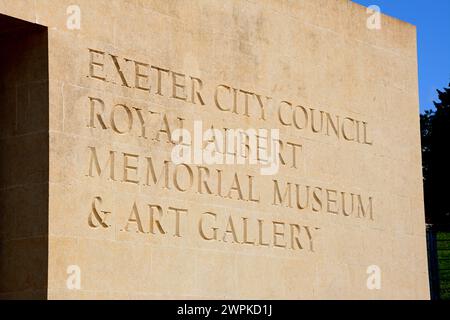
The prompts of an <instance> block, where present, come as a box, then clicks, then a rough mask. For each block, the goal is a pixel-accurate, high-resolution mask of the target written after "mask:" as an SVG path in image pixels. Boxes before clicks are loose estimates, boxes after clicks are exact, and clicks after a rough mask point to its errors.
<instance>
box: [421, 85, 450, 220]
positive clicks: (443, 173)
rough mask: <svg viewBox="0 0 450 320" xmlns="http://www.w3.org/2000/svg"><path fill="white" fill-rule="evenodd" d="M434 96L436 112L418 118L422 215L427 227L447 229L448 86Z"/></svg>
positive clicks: (449, 194) (449, 171)
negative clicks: (423, 196)
mask: <svg viewBox="0 0 450 320" xmlns="http://www.w3.org/2000/svg"><path fill="white" fill-rule="evenodd" d="M437 92H438V94H439V96H438V97H439V100H440V102H434V106H435V107H436V110H435V111H431V110H427V111H425V112H424V113H423V114H422V115H421V116H420V125H421V132H422V161H423V177H424V192H425V214H426V219H427V222H428V223H432V224H435V225H450V84H449V87H448V88H445V89H444V90H443V91H440V90H437Z"/></svg>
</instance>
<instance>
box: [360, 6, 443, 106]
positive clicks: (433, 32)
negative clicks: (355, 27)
mask: <svg viewBox="0 0 450 320" xmlns="http://www.w3.org/2000/svg"><path fill="white" fill-rule="evenodd" d="M353 1H354V2H356V3H359V4H362V5H365V6H370V5H377V6H379V7H380V9H381V12H382V13H384V14H387V15H390V16H393V17H396V18H399V19H401V20H404V21H407V22H409V23H412V24H413V25H415V26H416V27H417V33H418V37H417V38H418V50H419V87H420V92H419V94H420V110H421V111H423V110H426V109H430V108H434V105H433V103H432V101H433V100H437V94H436V89H442V88H444V87H447V85H448V83H449V82H450V0H353Z"/></svg>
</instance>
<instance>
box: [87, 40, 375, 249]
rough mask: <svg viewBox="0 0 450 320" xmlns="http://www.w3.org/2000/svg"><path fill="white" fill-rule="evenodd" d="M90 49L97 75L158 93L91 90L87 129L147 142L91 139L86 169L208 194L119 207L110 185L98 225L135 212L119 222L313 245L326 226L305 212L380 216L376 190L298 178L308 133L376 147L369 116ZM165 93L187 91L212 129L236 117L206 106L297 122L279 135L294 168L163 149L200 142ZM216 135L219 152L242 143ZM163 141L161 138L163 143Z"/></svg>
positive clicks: (91, 219) (95, 210)
mask: <svg viewBox="0 0 450 320" xmlns="http://www.w3.org/2000/svg"><path fill="white" fill-rule="evenodd" d="M87 54H88V55H89V65H88V78H89V79H90V81H92V82H96V83H97V84H98V83H103V84H104V85H105V86H111V85H112V86H113V87H114V86H117V87H121V88H126V89H127V90H130V91H135V90H136V91H137V92H140V93H142V92H145V93H146V95H147V96H148V99H149V103H148V104H146V103H143V102H142V101H141V100H142V99H141V100H139V101H133V100H132V99H128V100H127V102H123V101H117V100H115V99H114V98H111V97H110V96H108V95H102V94H95V95H89V96H86V97H85V109H84V110H81V112H84V113H85V119H86V125H85V130H89V131H90V132H91V133H92V134H94V135H95V134H99V133H101V134H102V136H103V137H104V136H107V137H108V139H111V141H113V140H114V139H115V137H124V136H128V138H129V141H130V144H132V145H137V146H140V147H142V146H145V147H146V148H145V150H146V151H145V152H144V151H139V152H136V151H133V150H136V149H135V148H131V147H130V148H129V147H127V145H124V144H120V146H119V144H118V145H117V147H114V148H112V147H107V146H105V145H100V146H99V145H94V144H90V145H87V146H86V149H85V151H86V159H87V163H86V167H85V168H86V170H85V172H83V175H84V176H85V177H87V178H88V179H91V180H92V181H93V182H94V181H100V180H102V181H105V182H107V183H110V184H118V183H120V184H123V185H128V186H131V187H133V186H134V187H135V190H136V193H141V194H143V195H146V194H148V195H151V194H153V193H155V192H156V193H158V194H161V192H163V193H164V194H165V195H166V196H167V198H168V199H170V198H173V199H178V198H179V197H186V198H188V199H195V201H199V202H201V209H199V208H197V209H195V208H190V207H189V205H188V204H186V205H182V206H180V205H175V204H171V202H170V200H167V201H162V202H161V203H143V201H137V200H135V199H131V198H130V200H129V202H128V203H127V206H126V207H127V209H126V210H125V212H114V208H104V207H103V206H104V203H103V199H105V197H107V196H106V195H98V194H95V195H92V199H91V203H92V205H91V212H90V213H89V216H88V226H89V227H90V228H92V229H93V230H102V229H107V228H108V227H109V226H110V222H109V221H111V220H110V216H111V215H119V214H120V216H123V217H127V218H125V219H124V220H123V221H122V222H121V225H119V226H118V228H119V229H120V232H126V233H129V232H133V233H137V234H141V235H142V236H148V237H175V238H180V239H183V238H184V237H187V236H191V235H188V234H186V232H187V231H189V232H194V235H193V236H194V237H197V238H198V239H199V240H201V241H205V242H210V243H211V242H217V243H222V244H224V245H226V244H239V245H247V246H255V247H259V248H279V249H289V250H296V251H303V252H310V253H313V252H315V250H316V249H315V248H316V241H317V239H318V238H320V233H321V232H323V230H322V228H321V227H320V226H317V225H312V224H309V223H303V222H301V217H303V216H305V217H307V216H309V215H314V216H317V215H320V216H321V217H323V219H334V221H336V223H339V221H340V219H355V220H356V221H360V222H361V223H371V222H372V221H373V220H374V219H375V218H376V215H375V212H374V201H375V200H374V198H373V196H372V195H370V194H364V193H361V192H357V191H355V190H352V188H351V186H349V187H348V188H346V189H341V188H337V187H333V186H329V185H328V186H320V185H317V184H309V183H304V182H302V181H300V179H298V178H296V174H297V173H298V172H299V170H301V169H302V168H303V167H304V165H305V164H304V154H305V153H307V152H308V150H305V147H304V143H302V141H303V137H304V136H308V137H313V138H315V139H322V137H323V138H326V139H332V140H331V141H333V140H334V142H333V143H336V144H341V143H342V144H347V143H353V144H357V145H360V147H361V148H371V147H372V146H373V144H374V141H373V139H372V135H371V127H370V124H369V123H368V121H366V120H364V119H357V118H355V117H353V116H349V115H345V114H336V113H334V112H331V111H326V110H322V109H319V108H313V107H310V106H305V105H303V104H301V103H297V102H293V101H291V100H289V99H283V98H280V97H274V96H272V95H271V94H264V93H261V92H256V90H248V89H245V88H239V87H238V86H233V85H231V84H225V83H223V82H221V81H220V80H218V82H217V83H207V82H206V81H205V80H203V79H201V77H198V76H195V75H189V74H186V73H183V72H179V71H175V70H172V69H170V68H168V67H164V66H157V65H153V64H151V63H149V62H144V61H138V60H136V59H132V58H129V57H121V56H119V55H117V54H112V53H109V52H106V51H104V50H98V49H92V48H90V49H87ZM156 96H158V97H162V98H164V99H166V103H167V104H168V105H170V104H171V101H175V100H178V101H181V103H182V104H185V105H186V107H189V108H191V109H189V110H192V113H194V114H195V117H194V118H195V119H194V120H202V121H204V122H202V123H203V124H204V126H205V127H207V128H212V129H213V130H212V132H215V133H216V134H219V133H220V136H221V137H222V136H223V137H227V132H228V130H230V129H231V128H232V126H233V123H231V122H230V125H228V123H227V124H225V125H224V123H223V122H222V124H221V125H220V124H218V123H215V122H214V121H212V120H211V119H214V117H211V116H209V117H206V118H207V119H202V114H206V113H210V114H216V115H217V117H223V116H225V117H228V116H233V117H238V118H239V119H241V120H242V121H241V122H242V123H244V124H247V128H244V130H245V129H250V128H249V127H248V126H250V123H256V124H257V126H260V127H264V126H266V127H270V126H276V127H277V129H283V130H288V131H289V132H290V134H289V136H288V137H287V138H284V137H283V136H280V137H278V138H276V139H275V140H274V141H275V143H276V145H277V147H278V148H276V149H275V150H276V154H275V157H276V159H277V160H278V161H279V163H280V165H281V168H282V169H283V170H288V171H287V172H289V173H290V174H288V175H286V174H283V175H280V176H277V175H274V176H262V175H259V174H257V173H255V171H254V170H252V169H251V167H250V166H248V167H245V166H244V167H240V168H238V167H237V166H233V165H227V164H224V165H223V166H218V165H207V164H204V163H201V162H198V161H197V162H195V161H194V162H193V163H174V162H173V161H172V159H171V158H170V155H164V156H162V155H159V152H160V150H170V149H171V148H173V147H174V146H177V145H183V144H193V143H194V142H195V141H184V140H183V139H181V138H180V139H176V138H174V136H175V135H174V134H173V133H174V132H175V131H177V130H183V129H186V128H189V127H193V126H194V125H195V124H194V121H193V119H187V118H186V117H185V115H183V113H181V112H180V113H179V114H177V113H174V112H173V111H170V112H169V111H167V110H165V109H164V107H161V108H155V107H154V106H153V105H151V104H150V101H151V100H152V97H156ZM184 114H185V113H184ZM249 120H251V121H252V122H250V121H249ZM247 138H249V136H248V137H247ZM194 140H195V139H194ZM258 141H259V140H258ZM209 142H213V143H215V144H216V146H217V152H218V153H222V154H230V153H233V154H236V153H237V152H241V151H242V150H241V151H239V150H238V149H231V150H230V148H229V147H228V146H229V145H230V143H229V141H227V139H226V138H225V139H224V138H221V139H219V138H218V137H216V136H215V135H214V134H212V135H210V136H209ZM201 143H202V144H203V142H201ZM246 143H247V144H246V145H244V148H243V149H244V151H243V152H244V153H245V152H246V151H247V153H248V152H249V150H250V138H249V139H248V140H247V142H246ZM154 146H158V148H156V149H154V148H153V147H154ZM161 148H162V149H161ZM164 148H165V149H164ZM258 148H259V149H261V150H262V149H264V148H262V147H260V146H258ZM140 150H142V148H141V149H140ZM258 152H259V151H258ZM164 154H165V153H164ZM247 156H248V154H247ZM258 158H259V153H258ZM306 170H307V168H306ZM181 199H184V198H181ZM156 202H158V201H156ZM163 202H164V204H163ZM177 203H178V202H177ZM216 203H217V205H213V204H216ZM239 207H242V208H245V210H244V212H243V211H242V210H235V209H233V208H239ZM283 215H284V216H283ZM119 223H120V222H119Z"/></svg>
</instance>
